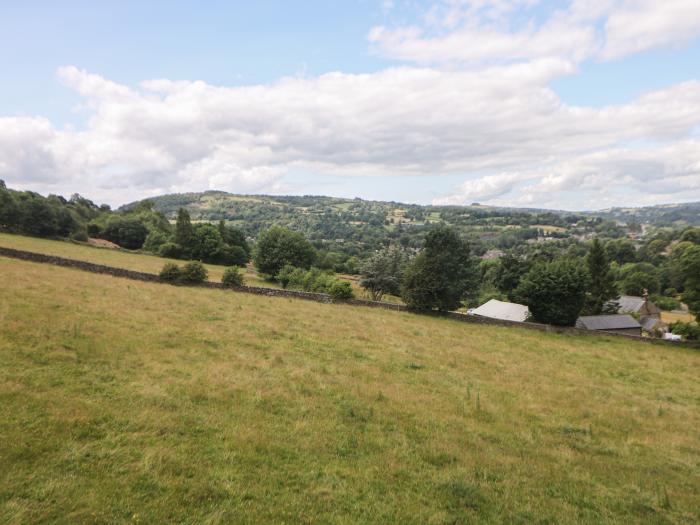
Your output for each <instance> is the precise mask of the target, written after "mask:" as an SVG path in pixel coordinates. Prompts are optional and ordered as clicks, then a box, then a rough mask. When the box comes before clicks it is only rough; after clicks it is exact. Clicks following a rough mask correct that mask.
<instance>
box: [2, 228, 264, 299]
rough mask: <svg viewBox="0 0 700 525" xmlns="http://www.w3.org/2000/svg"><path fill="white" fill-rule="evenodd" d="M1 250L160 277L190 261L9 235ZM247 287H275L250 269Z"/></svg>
mask: <svg viewBox="0 0 700 525" xmlns="http://www.w3.org/2000/svg"><path fill="white" fill-rule="evenodd" d="M0 246H4V247H6V248H14V249H16V250H26V251H30V252H37V253H45V254H48V255H55V256H57V257H66V258H69V259H78V260H81V261H88V262H92V263H96V264H104V265H107V266H114V267H116V268H127V269H129V270H135V271H139V272H148V273H158V272H160V270H161V269H162V268H163V265H164V264H165V263H167V262H174V263H176V264H180V265H182V264H185V263H186V262H187V261H177V260H175V259H165V258H163V257H156V256H154V255H146V254H141V253H130V252H126V251H121V250H113V249H109V248H96V247H93V246H87V245H84V244H75V243H70V242H66V241H52V240H49V239H37V238H34V237H24V236H22V235H10V234H7V233H0ZM205 266H206V268H207V270H208V271H209V280H211V281H220V280H221V276H222V275H223V273H224V269H225V267H224V266H217V265H215V264H205ZM245 281H246V284H249V285H253V286H275V285H274V283H269V282H266V281H264V280H263V279H261V278H260V277H258V275H257V274H256V273H255V272H254V271H252V270H250V269H248V270H247V271H246V273H245Z"/></svg>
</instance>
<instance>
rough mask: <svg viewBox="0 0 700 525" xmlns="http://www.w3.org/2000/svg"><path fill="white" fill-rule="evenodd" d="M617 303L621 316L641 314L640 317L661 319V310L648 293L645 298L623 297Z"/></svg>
mask: <svg viewBox="0 0 700 525" xmlns="http://www.w3.org/2000/svg"><path fill="white" fill-rule="evenodd" d="M615 302H616V303H617V304H618V306H619V308H618V312H620V313H621V314H639V317H654V318H656V319H661V309H660V308H659V307H658V306H656V305H655V304H654V303H652V302H651V301H650V300H649V294H647V293H645V294H644V296H643V297H636V296H634V295H621V296H620V298H619V299H618V300H617V301H615Z"/></svg>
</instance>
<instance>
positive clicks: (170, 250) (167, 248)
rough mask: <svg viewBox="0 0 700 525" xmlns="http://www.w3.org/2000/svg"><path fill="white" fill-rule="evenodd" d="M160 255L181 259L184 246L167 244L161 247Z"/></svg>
mask: <svg viewBox="0 0 700 525" xmlns="http://www.w3.org/2000/svg"><path fill="white" fill-rule="evenodd" d="M158 254H159V255H160V256H161V257H169V258H171V259H179V258H180V257H181V256H182V246H180V245H179V244H176V243H174V242H166V243H165V244H162V245H161V246H160V248H159V249H158Z"/></svg>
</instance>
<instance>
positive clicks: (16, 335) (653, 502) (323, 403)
mask: <svg viewBox="0 0 700 525" xmlns="http://www.w3.org/2000/svg"><path fill="white" fill-rule="evenodd" d="M40 242H45V241H40ZM25 249H31V248H29V247H26V248H25ZM73 249H75V248H74V247H71V250H73ZM85 249H90V248H85ZM105 253H106V254H109V253H110V252H107V251H105ZM57 255H64V256H72V257H74V258H80V257H78V256H77V255H76V254H75V253H72V254H57ZM121 256H124V254H121ZM132 257H136V258H138V257H141V256H137V255H133V256H132ZM157 261H158V264H159V266H162V261H163V260H162V259H157ZM105 263H106V264H109V263H108V262H105ZM143 264H144V265H145V264H146V263H143ZM134 269H145V268H139V267H134ZM0 279H2V286H0V363H1V364H2V366H0V523H18V524H19V523H22V524H24V523H72V524H73V523H126V522H129V523H131V522H140V523H238V522H243V523H434V524H437V523H470V522H491V523H504V522H507V523H532V522H540V523H635V522H637V523H649V522H653V523H692V522H698V521H700V507H698V501H700V433H698V432H697V429H698V428H700V382H698V380H697V378H698V377H700V353H698V352H697V351H694V350H689V349H681V348H669V347H667V346H655V345H651V344H641V343H637V342H635V341H627V340H618V339H613V338H610V339H609V340H608V339H605V338H592V337H582V338H577V337H572V336H557V335H549V334H541V333H538V332H531V331H527V330H519V329H507V328H496V327H488V326H479V325H469V324H464V323H458V322H454V321H450V320H447V319H441V318H431V317H421V316H415V315H411V314H406V313H398V312H391V311H380V310H369V309H360V308H352V307H349V306H343V305H323V304H317V303H312V302H304V301H297V300H291V299H277V298H267V297H260V296H253V295H246V294H236V293H231V292H223V291H219V290H205V289H186V288H178V287H170V286H165V285H158V284H148V283H139V282H131V281H127V280H122V279H116V278H112V277H108V276H101V275H93V274H89V273H85V272H80V271H77V270H71V269H66V268H58V267H52V266H45V265H38V264H33V263H27V262H23V261H17V260H11V259H5V258H0Z"/></svg>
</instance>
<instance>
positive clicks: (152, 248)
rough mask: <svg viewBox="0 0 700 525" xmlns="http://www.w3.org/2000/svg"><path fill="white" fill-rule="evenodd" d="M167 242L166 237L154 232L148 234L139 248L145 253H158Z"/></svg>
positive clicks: (161, 233)
mask: <svg viewBox="0 0 700 525" xmlns="http://www.w3.org/2000/svg"><path fill="white" fill-rule="evenodd" d="M167 242H168V236H167V235H166V234H165V233H163V232H159V231H157V230H154V231H152V232H151V233H149V234H148V236H147V237H146V240H145V241H144V243H143V246H142V247H141V248H142V249H144V250H146V251H147V252H151V253H160V248H161V247H162V246H163V245H164V244H165V243H167Z"/></svg>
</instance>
